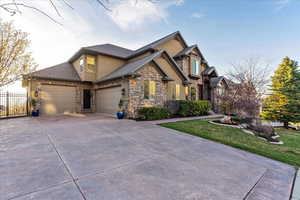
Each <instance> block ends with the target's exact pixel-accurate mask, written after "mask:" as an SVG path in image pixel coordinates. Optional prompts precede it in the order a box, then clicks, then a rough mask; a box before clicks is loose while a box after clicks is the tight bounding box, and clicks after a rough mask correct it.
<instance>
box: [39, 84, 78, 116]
mask: <svg viewBox="0 0 300 200" xmlns="http://www.w3.org/2000/svg"><path fill="white" fill-rule="evenodd" d="M75 97H76V89H75V87H67V86H54V85H43V86H42V92H41V114H42V115H55V114H62V113H73V112H75V111H76V98H75Z"/></svg>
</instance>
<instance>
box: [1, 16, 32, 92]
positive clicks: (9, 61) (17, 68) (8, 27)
mask: <svg viewBox="0 0 300 200" xmlns="http://www.w3.org/2000/svg"><path fill="white" fill-rule="evenodd" d="M0 41H1V42H0V87H2V86H5V85H7V84H10V83H12V82H14V81H16V80H18V79H19V78H21V77H22V75H24V74H27V73H30V72H32V71H34V70H35V68H36V64H35V63H34V61H33V58H32V56H31V52H30V51H29V45H30V40H29V38H28V33H26V32H23V31H21V30H18V29H16V28H15V27H14V26H13V24H12V23H11V22H2V21H1V19H0Z"/></svg>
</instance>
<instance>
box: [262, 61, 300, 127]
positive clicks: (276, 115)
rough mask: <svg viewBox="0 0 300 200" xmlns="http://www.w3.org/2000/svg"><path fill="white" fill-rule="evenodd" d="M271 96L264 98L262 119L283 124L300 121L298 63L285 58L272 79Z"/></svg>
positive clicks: (286, 125)
mask: <svg viewBox="0 0 300 200" xmlns="http://www.w3.org/2000/svg"><path fill="white" fill-rule="evenodd" d="M270 89H271V91H272V94H271V95H269V96H268V97H266V98H265V100H264V103H263V108H264V109H263V112H262V117H263V118H265V119H267V120H273V121H279V122H283V123H284V126H285V127H286V128H288V124H289V122H299V121H300V72H299V71H298V63H297V62H296V61H294V60H291V59H290V58H288V57H285V58H284V59H283V60H282V63H281V64H280V65H279V66H278V68H277V70H276V71H275V73H274V76H273V77H272V85H271V88H270Z"/></svg>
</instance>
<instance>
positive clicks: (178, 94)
mask: <svg viewBox="0 0 300 200" xmlns="http://www.w3.org/2000/svg"><path fill="white" fill-rule="evenodd" d="M175 98H176V100H179V99H180V85H179V84H176V89H175Z"/></svg>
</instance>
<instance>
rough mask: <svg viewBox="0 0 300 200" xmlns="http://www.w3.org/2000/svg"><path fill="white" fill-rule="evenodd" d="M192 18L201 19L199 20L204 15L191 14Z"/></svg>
mask: <svg viewBox="0 0 300 200" xmlns="http://www.w3.org/2000/svg"><path fill="white" fill-rule="evenodd" d="M192 17H193V18H197V19H201V18H203V17H205V15H204V14H201V13H193V14H192Z"/></svg>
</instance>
